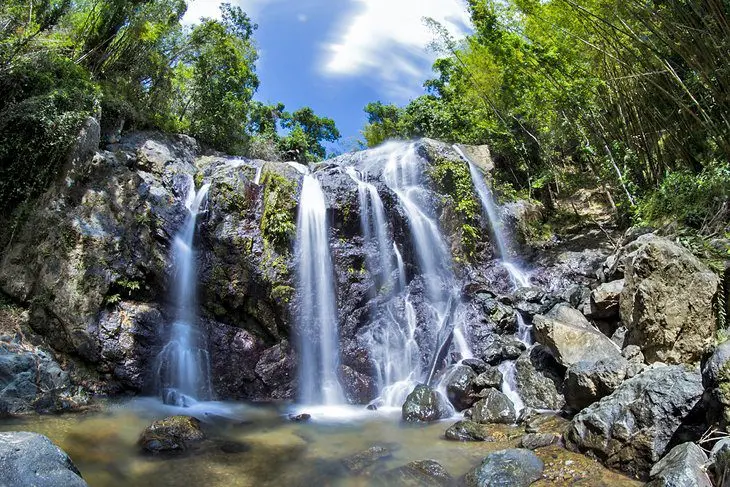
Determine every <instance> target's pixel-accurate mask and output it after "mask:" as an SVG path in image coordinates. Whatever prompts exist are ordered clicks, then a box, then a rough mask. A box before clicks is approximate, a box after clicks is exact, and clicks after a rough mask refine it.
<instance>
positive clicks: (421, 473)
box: [371, 460, 454, 487]
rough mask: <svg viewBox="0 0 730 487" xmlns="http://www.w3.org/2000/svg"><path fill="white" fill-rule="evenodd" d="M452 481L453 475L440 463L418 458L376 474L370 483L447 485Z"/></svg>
mask: <svg viewBox="0 0 730 487" xmlns="http://www.w3.org/2000/svg"><path fill="white" fill-rule="evenodd" d="M453 482H454V479H453V477H451V475H449V472H447V471H446V469H445V468H444V467H443V466H442V465H441V464H440V463H438V462H436V461H434V460H419V461H416V462H411V463H409V464H407V465H404V466H402V467H398V468H395V469H393V470H388V471H387V472H384V473H382V474H380V475H377V476H375V477H374V478H373V479H372V482H371V484H372V485H375V486H382V487H393V486H399V487H447V486H450V485H453Z"/></svg>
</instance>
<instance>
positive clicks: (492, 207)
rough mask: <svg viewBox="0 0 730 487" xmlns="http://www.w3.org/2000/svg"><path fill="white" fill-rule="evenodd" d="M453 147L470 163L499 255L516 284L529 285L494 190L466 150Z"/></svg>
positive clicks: (520, 285)
mask: <svg viewBox="0 0 730 487" xmlns="http://www.w3.org/2000/svg"><path fill="white" fill-rule="evenodd" d="M453 147H454V150H455V151H456V152H457V153H458V154H459V156H461V158H462V159H464V161H466V162H467V164H469V173H470V174H471V179H472V182H473V184H474V189H476V192H477V194H478V195H479V200H480V201H481V203H482V208H483V209H484V212H485V213H486V216H487V218H488V219H489V225H490V227H491V229H492V236H493V237H494V246H495V248H496V250H497V254H499V257H500V259H501V260H502V265H503V266H504V268H505V269H507V272H509V275H510V277H511V278H512V281H513V282H514V285H515V286H518V287H528V286H529V285H530V279H529V276H528V275H527V274H526V273H525V272H524V271H522V269H520V268H519V266H518V265H517V264H516V263H515V262H514V261H513V260H512V259H513V256H512V248H511V247H512V246H511V242H510V239H509V237H508V235H507V233H506V232H505V231H504V229H503V228H502V219H501V216H500V212H499V209H498V208H497V205H496V203H495V202H494V195H493V194H492V191H491V190H490V189H489V187H488V186H487V184H486V183H485V182H484V177H483V176H482V174H481V173H480V172H479V169H477V167H476V165H475V164H474V163H473V162H472V160H471V159H470V158H469V157H468V156H467V155H466V154H465V153H464V151H463V150H461V147H459V146H458V145H454V146H453Z"/></svg>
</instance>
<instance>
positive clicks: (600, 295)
mask: <svg viewBox="0 0 730 487" xmlns="http://www.w3.org/2000/svg"><path fill="white" fill-rule="evenodd" d="M623 290H624V280H623V279H619V280H617V281H611V282H607V283H604V284H601V285H600V286H598V287H597V288H596V289H594V290H593V291H592V292H591V301H590V307H589V308H590V310H589V312H588V313H587V316H589V317H591V318H596V319H607V318H618V315H619V306H618V301H619V297H620V296H621V292H622V291H623Z"/></svg>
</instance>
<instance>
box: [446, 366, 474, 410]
mask: <svg viewBox="0 0 730 487" xmlns="http://www.w3.org/2000/svg"><path fill="white" fill-rule="evenodd" d="M476 378H477V375H476V374H475V373H474V371H473V370H472V369H471V367H467V366H465V365H458V366H456V367H455V368H454V369H453V370H452V371H451V373H450V374H449V378H448V379H447V381H446V397H447V398H448V399H449V401H450V402H451V404H452V405H453V406H454V408H455V409H456V410H457V411H463V410H464V409H469V408H470V407H471V406H472V404H474V402H475V399H474V397H473V396H472V392H473V391H474V381H475V380H476Z"/></svg>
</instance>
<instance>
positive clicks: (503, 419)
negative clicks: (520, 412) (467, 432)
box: [471, 389, 517, 424]
mask: <svg viewBox="0 0 730 487" xmlns="http://www.w3.org/2000/svg"><path fill="white" fill-rule="evenodd" d="M481 397H483V399H481V400H480V401H478V402H477V403H476V404H474V406H472V408H471V419H472V420H473V421H474V422H476V423H482V424H488V423H506V424H509V423H514V422H515V420H516V419H517V416H516V414H515V407H514V405H513V404H512V401H510V400H509V398H508V397H507V396H505V395H504V394H502V393H501V392H499V391H498V390H496V389H486V390H485V391H483V392H482V394H481Z"/></svg>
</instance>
